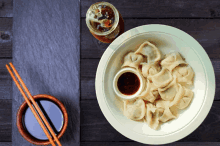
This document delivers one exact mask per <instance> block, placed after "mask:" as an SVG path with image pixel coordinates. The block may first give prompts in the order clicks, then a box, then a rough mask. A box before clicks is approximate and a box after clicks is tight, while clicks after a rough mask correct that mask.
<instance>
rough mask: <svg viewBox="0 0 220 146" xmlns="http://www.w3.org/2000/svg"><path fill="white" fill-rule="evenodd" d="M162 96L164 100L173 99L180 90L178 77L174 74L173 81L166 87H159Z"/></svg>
mask: <svg viewBox="0 0 220 146" xmlns="http://www.w3.org/2000/svg"><path fill="white" fill-rule="evenodd" d="M158 91H159V94H160V97H161V98H162V99H163V100H169V101H171V100H173V98H174V97H175V95H176V93H177V92H178V86H177V83H176V77H175V76H174V79H173V81H172V82H171V83H170V84H169V85H168V86H166V87H164V88H158Z"/></svg>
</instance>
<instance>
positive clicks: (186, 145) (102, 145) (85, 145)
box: [81, 142, 220, 146]
mask: <svg viewBox="0 0 220 146" xmlns="http://www.w3.org/2000/svg"><path fill="white" fill-rule="evenodd" d="M219 145H220V144H219V142H174V143H171V144H166V146H219ZM81 146H146V144H141V143H137V142H82V143H81ZM148 146H156V145H148Z"/></svg>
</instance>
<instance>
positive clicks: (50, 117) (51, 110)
mask: <svg viewBox="0 0 220 146" xmlns="http://www.w3.org/2000/svg"><path fill="white" fill-rule="evenodd" d="M36 103H37V104H38V106H39V107H40V109H41V111H42V112H43V114H44V116H45V118H46V119H47V121H48V122H49V124H50V125H51V128H52V129H53V130H54V132H55V134H56V135H58V133H59V132H60V131H61V129H62V127H63V121H64V119H63V113H62V111H61V109H60V108H59V107H58V106H57V105H56V104H55V103H54V102H52V101H50V100H47V99H38V100H36ZM23 125H24V127H25V128H26V130H27V131H28V132H29V133H30V135H32V136H33V137H34V138H36V139H39V140H48V138H47V136H46V134H45V133H44V131H43V129H42V128H41V126H40V124H39V123H38V121H37V119H36V118H35V116H34V115H33V113H32V111H31V109H30V108H29V107H28V108H27V110H26V111H25V113H24V117H23Z"/></svg>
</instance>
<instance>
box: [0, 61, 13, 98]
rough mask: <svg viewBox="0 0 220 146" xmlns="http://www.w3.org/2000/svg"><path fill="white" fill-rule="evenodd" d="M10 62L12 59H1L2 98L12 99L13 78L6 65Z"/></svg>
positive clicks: (0, 84) (0, 85)
mask: <svg viewBox="0 0 220 146" xmlns="http://www.w3.org/2000/svg"><path fill="white" fill-rule="evenodd" d="M9 62H11V59H0V99H11V96H12V78H11V76H10V74H9V73H8V71H7V69H6V67H5V64H7V63H9Z"/></svg>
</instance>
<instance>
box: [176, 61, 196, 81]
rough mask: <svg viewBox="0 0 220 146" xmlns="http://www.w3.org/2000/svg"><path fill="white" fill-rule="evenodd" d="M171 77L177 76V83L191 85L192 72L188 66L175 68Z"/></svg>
mask: <svg viewBox="0 0 220 146" xmlns="http://www.w3.org/2000/svg"><path fill="white" fill-rule="evenodd" d="M173 75H175V76H177V82H179V83H186V84H188V85H191V84H193V77H194V71H193V69H192V68H191V67H190V66H189V65H187V66H177V67H176V68H175V69H174V70H173Z"/></svg>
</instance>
